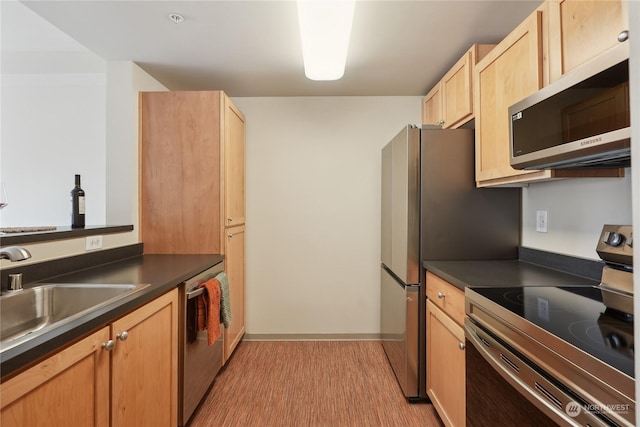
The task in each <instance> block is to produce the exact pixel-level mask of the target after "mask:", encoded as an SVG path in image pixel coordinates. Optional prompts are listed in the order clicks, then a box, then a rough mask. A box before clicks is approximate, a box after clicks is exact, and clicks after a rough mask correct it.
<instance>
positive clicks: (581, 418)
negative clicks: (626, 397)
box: [464, 317, 609, 427]
mask: <svg viewBox="0 0 640 427" xmlns="http://www.w3.org/2000/svg"><path fill="white" fill-rule="evenodd" d="M464 326H465V327H464V329H465V363H466V390H467V393H466V397H467V401H466V412H467V420H466V421H467V426H468V427H473V426H478V427H482V426H487V425H496V426H507V425H517V426H557V425H561V426H577V425H580V426H584V425H589V426H607V425H609V424H606V423H605V422H604V421H603V420H602V419H600V418H597V417H596V416H594V415H593V414H592V413H591V412H589V411H585V410H581V405H580V404H578V403H576V402H575V401H574V400H573V398H572V397H571V396H570V395H569V394H567V393H566V392H565V391H564V390H562V389H561V388H559V387H558V386H556V384H554V382H553V381H552V380H550V379H549V378H548V377H547V375H545V374H544V373H543V371H542V370H541V369H540V368H539V367H537V366H535V365H533V363H531V362H530V361H528V360H526V359H525V358H524V357H521V356H520V355H519V353H518V352H517V351H515V350H514V349H512V348H511V347H510V346H509V345H508V344H506V343H505V342H503V341H502V340H500V339H499V338H497V337H496V336H494V335H493V334H491V332H489V331H487V330H485V329H484V328H483V327H482V326H480V325H478V324H476V323H474V322H473V321H471V320H470V319H469V318H468V317H467V318H466V319H465V325H464Z"/></svg>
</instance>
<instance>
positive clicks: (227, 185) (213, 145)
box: [140, 91, 245, 254]
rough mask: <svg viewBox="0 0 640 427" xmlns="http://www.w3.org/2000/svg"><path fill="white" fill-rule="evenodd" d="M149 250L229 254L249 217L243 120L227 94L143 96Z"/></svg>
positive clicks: (144, 220)
mask: <svg viewBox="0 0 640 427" xmlns="http://www.w3.org/2000/svg"><path fill="white" fill-rule="evenodd" d="M140 97H141V99H140V108H141V110H140V161H141V165H140V174H141V177H140V186H141V190H140V199H141V201H140V217H141V218H140V229H141V237H142V239H141V240H142V242H143V243H144V251H145V253H155V254H162V253H167V254H176V253H178V254H179V253H183V254H203V253H204V254H211V253H219V254H224V245H225V232H224V230H225V228H226V227H234V226H238V225H242V224H244V221H245V160H244V157H245V118H244V115H243V114H242V112H240V110H238V109H237V108H236V107H235V105H233V103H232V102H231V100H230V99H229V98H228V97H227V95H226V94H225V93H224V92H221V91H193V92H189V91H187V92H142V93H141V94H140Z"/></svg>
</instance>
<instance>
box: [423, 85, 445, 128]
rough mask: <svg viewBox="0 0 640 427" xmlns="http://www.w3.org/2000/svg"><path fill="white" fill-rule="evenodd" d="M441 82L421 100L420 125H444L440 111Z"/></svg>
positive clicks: (441, 111)
mask: <svg viewBox="0 0 640 427" xmlns="http://www.w3.org/2000/svg"><path fill="white" fill-rule="evenodd" d="M441 89H442V82H441V81H440V82H438V84H437V85H435V86H434V87H433V89H431V90H430V91H429V93H428V94H427V95H426V96H425V97H424V98H422V124H423V125H432V126H442V125H443V124H444V111H443V110H442V90H441Z"/></svg>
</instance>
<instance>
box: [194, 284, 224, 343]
mask: <svg viewBox="0 0 640 427" xmlns="http://www.w3.org/2000/svg"><path fill="white" fill-rule="evenodd" d="M201 287H204V292H203V293H202V294H201V295H199V296H198V298H197V299H196V321H197V326H198V331H202V330H204V329H206V330H207V336H208V343H209V345H212V344H213V343H214V342H215V341H216V340H217V339H218V338H220V335H221V333H220V282H218V281H217V280H216V279H209V280H207V281H206V282H204V283H202V284H200V285H199V286H198V288H201Z"/></svg>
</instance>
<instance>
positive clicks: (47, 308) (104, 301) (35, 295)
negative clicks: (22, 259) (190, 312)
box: [0, 283, 149, 353]
mask: <svg viewBox="0 0 640 427" xmlns="http://www.w3.org/2000/svg"><path fill="white" fill-rule="evenodd" d="M148 286H149V284H125V285H111V284H109V285H103V284H71V283H47V284H41V285H39V286H36V287H33V288H28V289H23V290H19V291H13V292H9V293H6V294H4V295H2V296H0V353H2V352H4V351H6V350H8V349H10V348H13V347H15V346H17V345H19V344H22V343H25V342H27V341H29V340H31V339H33V338H36V337H38V336H41V335H43V334H45V333H47V332H50V331H53V330H55V329H57V328H59V327H62V326H64V325H66V324H68V323H69V322H72V321H74V320H76V319H79V318H81V317H82V316H86V315H88V314H91V313H92V312H94V311H97V310H99V309H101V308H103V307H106V306H107V305H109V304H112V303H114V302H116V301H119V300H121V299H123V298H126V297H128V296H130V295H132V294H134V293H137V292H139V291H141V290H143V289H145V288H146V287H148Z"/></svg>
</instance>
